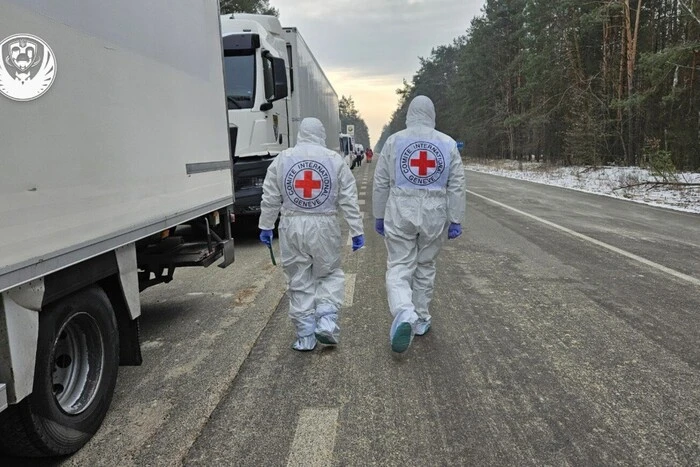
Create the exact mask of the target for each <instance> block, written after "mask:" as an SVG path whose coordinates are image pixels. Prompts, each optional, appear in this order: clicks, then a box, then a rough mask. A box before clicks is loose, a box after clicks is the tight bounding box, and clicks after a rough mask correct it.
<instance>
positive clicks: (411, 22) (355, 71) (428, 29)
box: [270, 0, 485, 145]
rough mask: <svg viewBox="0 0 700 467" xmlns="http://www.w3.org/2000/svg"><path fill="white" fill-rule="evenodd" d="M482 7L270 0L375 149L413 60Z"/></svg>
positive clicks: (469, 1)
mask: <svg viewBox="0 0 700 467" xmlns="http://www.w3.org/2000/svg"><path fill="white" fill-rule="evenodd" d="M484 3H485V0H270V5H271V6H274V7H275V8H277V9H279V11H280V22H281V23H282V26H296V27H297V28H299V31H300V32H301V35H302V36H303V37H304V39H305V40H306V42H307V44H308V45H309V47H310V48H311V51H312V52H313V53H314V55H315V56H316V59H317V60H318V61H319V63H320V64H321V67H322V68H323V70H324V72H325V73H326V75H327V76H328V78H329V79H330V80H331V83H332V84H333V87H334V88H335V90H336V92H337V93H338V97H340V96H342V95H346V96H347V95H352V96H353V98H354V99H355V104H356V106H357V109H358V110H359V112H360V114H361V115H362V118H364V120H365V122H367V126H368V127H369V134H370V138H371V139H372V144H373V145H374V144H375V143H376V142H377V139H378V138H379V135H380V133H381V130H382V126H383V125H384V124H386V123H387V122H388V120H389V117H390V116H391V113H392V112H393V111H394V109H395V108H396V104H397V96H396V93H395V92H394V91H395V90H396V89H397V88H400V87H401V80H402V79H403V78H406V79H407V80H408V81H410V80H411V78H412V77H413V75H414V73H415V72H416V71H417V70H418V66H419V62H418V57H428V56H430V50H431V49H432V48H433V47H436V46H439V45H443V44H449V43H451V42H452V40H453V39H454V38H456V37H457V36H460V35H462V34H464V33H465V32H466V29H467V28H468V27H469V24H470V22H471V20H472V18H473V17H474V16H476V15H478V14H480V10H481V7H482V5H483V4H484Z"/></svg>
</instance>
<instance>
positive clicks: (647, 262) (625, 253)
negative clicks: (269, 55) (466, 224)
mask: <svg viewBox="0 0 700 467" xmlns="http://www.w3.org/2000/svg"><path fill="white" fill-rule="evenodd" d="M467 193H470V194H472V195H474V196H476V197H478V198H482V199H485V200H486V201H489V202H491V203H493V204H496V205H498V206H501V207H503V208H505V209H509V210H511V211H513V212H517V213H518V214H520V215H523V216H526V217H529V218H530V219H534V220H536V221H538V222H541V223H543V224H545V225H548V226H549V227H552V228H555V229H557V230H561V231H562V232H566V233H568V234H569V235H573V236H574V237H577V238H580V239H581V240H585V241H587V242H590V243H593V244H594V245H597V246H599V247H602V248H606V249H608V250H610V251H613V252H615V253H617V254H620V255H622V256H625V257H627V258H629V259H633V260H635V261H638V262H640V263H642V264H645V265H647V266H650V267H652V268H654V269H658V270H659V271H662V272H665V273H666V274H670V275H671V276H673V277H676V278H678V279H682V280H684V281H687V282H690V283H691V284H695V285H700V279H697V278H695V277H693V276H689V275H687V274H683V273H682V272H678V271H676V270H674V269H671V268H667V267H666V266H662V265H661V264H659V263H655V262H653V261H650V260H648V259H646V258H642V257H641V256H637V255H635V254H634V253H630V252H629V251H625V250H622V249H620V248H617V247H615V246H612V245H610V244H608V243H605V242H601V241H600V240H596V239H595V238H591V237H589V236H588V235H584V234H581V233H578V232H576V231H574V230H571V229H567V228H566V227H563V226H561V225H559V224H555V223H554V222H550V221H548V220H545V219H542V218H541V217H537V216H535V215H532V214H529V213H527V212H524V211H521V210H519V209H516V208H513V207H511V206H508V205H507V204H503V203H501V202H499V201H496V200H493V199H491V198H487V197H486V196H482V195H480V194H478V193H474V192H473V191H471V190H467Z"/></svg>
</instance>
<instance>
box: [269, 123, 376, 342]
mask: <svg viewBox="0 0 700 467" xmlns="http://www.w3.org/2000/svg"><path fill="white" fill-rule="evenodd" d="M260 207H261V213H260V222H259V224H258V227H260V241H262V242H263V243H265V244H266V245H268V246H272V237H273V232H272V231H273V229H274V227H275V221H276V220H277V216H278V215H279V213H280V210H281V212H282V217H281V219H280V223H279V235H280V251H281V260H282V268H283V269H284V274H285V276H286V277H287V285H288V289H287V295H288V296H289V317H290V318H291V320H292V323H293V324H294V326H295V327H296V334H297V339H296V341H295V342H294V344H293V346H292V347H293V348H294V349H296V350H313V349H314V347H316V341H318V342H321V343H322V344H326V345H336V344H337V343H338V339H339V336H340V328H339V326H338V311H339V310H340V307H341V305H342V303H343V298H344V294H345V275H344V274H343V270H342V269H341V268H340V252H341V249H342V241H341V238H340V224H339V223H338V217H337V213H338V210H340V211H341V212H342V213H343V216H344V217H345V220H346V221H347V223H348V225H349V226H350V235H351V236H352V249H353V251H356V250H358V249H360V248H362V247H363V246H364V244H365V240H364V235H363V230H362V217H361V216H360V208H359V207H358V203H357V188H356V186H355V177H353V176H352V173H351V172H350V170H349V169H348V166H347V165H346V164H345V162H344V161H343V158H342V157H341V156H340V155H339V154H338V153H336V152H335V151H332V150H330V149H327V148H326V130H325V129H324V127H323V124H322V123H321V121H320V120H318V119H316V118H305V119H304V120H303V121H302V122H301V125H299V135H298V136H297V145H296V146H295V147H293V148H289V149H286V150H284V151H282V152H281V153H280V155H279V156H277V157H276V158H275V159H274V160H273V161H272V163H271V164H270V166H269V167H268V169H267V175H266V176H265V182H264V184H263V196H262V203H261V205H260Z"/></svg>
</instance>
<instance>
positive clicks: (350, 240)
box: [345, 235, 352, 246]
mask: <svg viewBox="0 0 700 467" xmlns="http://www.w3.org/2000/svg"><path fill="white" fill-rule="evenodd" d="M345 244H346V245H347V246H352V235H348V241H347V242H346V243H345Z"/></svg>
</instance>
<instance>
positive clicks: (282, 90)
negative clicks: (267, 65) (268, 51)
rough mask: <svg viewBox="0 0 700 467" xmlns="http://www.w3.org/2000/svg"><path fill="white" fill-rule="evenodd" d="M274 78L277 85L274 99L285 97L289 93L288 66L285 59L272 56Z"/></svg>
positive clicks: (275, 85)
mask: <svg viewBox="0 0 700 467" xmlns="http://www.w3.org/2000/svg"><path fill="white" fill-rule="evenodd" d="M272 80H273V82H274V87H275V95H274V98H273V100H279V99H284V98H285V97H287V96H288V95H289V89H288V88H287V68H286V66H285V63H284V59H282V58H276V57H272Z"/></svg>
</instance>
